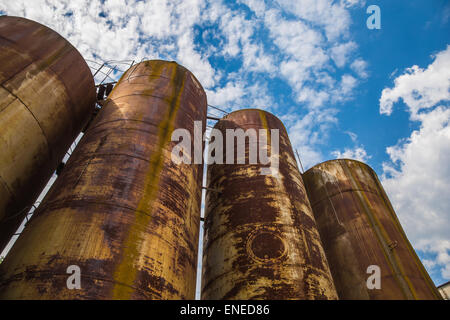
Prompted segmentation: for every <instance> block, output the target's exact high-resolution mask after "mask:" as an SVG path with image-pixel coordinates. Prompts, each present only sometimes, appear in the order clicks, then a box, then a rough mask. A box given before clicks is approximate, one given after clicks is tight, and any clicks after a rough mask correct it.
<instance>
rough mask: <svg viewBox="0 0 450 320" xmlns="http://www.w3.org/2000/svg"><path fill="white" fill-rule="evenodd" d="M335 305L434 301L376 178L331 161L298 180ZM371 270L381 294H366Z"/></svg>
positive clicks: (361, 167)
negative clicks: (318, 238)
mask: <svg viewBox="0 0 450 320" xmlns="http://www.w3.org/2000/svg"><path fill="white" fill-rule="evenodd" d="M303 179H304V182H305V186H306V188H307V191H308V195H309V199H310V201H311V205H312V208H313V211H314V215H315V217H316V221H317V225H318V227H319V231H320V235H321V238H322V242H323V245H324V249H325V252H326V255H327V258H328V262H329V264H330V269H331V271H332V274H333V278H334V281H335V285H336V289H337V291H338V294H339V298H340V299H438V298H439V293H438V292H437V289H436V287H435V286H434V284H433V282H432V281H431V279H430V277H429V275H428V274H427V272H426V270H425V268H424V267H423V265H422V263H421V262H420V260H419V258H418V257H417V255H416V253H415V251H414V249H413V248H412V246H411V244H410V243H409V241H408V239H407V237H406V235H405V233H404V231H403V229H402V227H401V225H400V223H399V221H398V218H397V216H396V214H395V212H394V210H393V208H392V205H391V203H390V202H389V199H388V197H387V195H386V193H385V191H384V189H383V187H382V185H381V184H380V181H379V180H378V177H377V175H376V174H375V172H374V171H373V170H372V169H371V168H370V167H369V166H367V165H366V164H364V163H361V162H359V161H355V160H344V159H341V160H332V161H327V162H324V163H321V164H318V165H316V166H315V167H313V168H311V169H309V170H308V171H306V172H305V173H304V174H303ZM370 265H376V266H379V267H380V271H381V289H368V287H367V285H366V281H367V279H368V278H369V277H370V275H371V274H372V273H367V268H368V267H369V266H370Z"/></svg>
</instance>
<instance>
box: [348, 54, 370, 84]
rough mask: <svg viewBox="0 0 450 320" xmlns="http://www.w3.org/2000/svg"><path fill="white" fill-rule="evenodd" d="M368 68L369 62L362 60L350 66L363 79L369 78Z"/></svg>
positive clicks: (359, 59)
mask: <svg viewBox="0 0 450 320" xmlns="http://www.w3.org/2000/svg"><path fill="white" fill-rule="evenodd" d="M367 67H368V66H367V62H366V61H364V60H363V59H361V58H358V59H356V60H355V61H353V62H352V64H351V65H350V68H351V69H352V70H353V71H354V72H355V73H356V74H357V75H358V76H359V77H360V78H362V79H365V78H367V77H368V76H369V74H368V72H367Z"/></svg>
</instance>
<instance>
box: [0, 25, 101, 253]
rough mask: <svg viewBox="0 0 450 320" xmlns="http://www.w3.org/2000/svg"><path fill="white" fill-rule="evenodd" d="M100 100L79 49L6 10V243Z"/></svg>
mask: <svg viewBox="0 0 450 320" xmlns="http://www.w3.org/2000/svg"><path fill="white" fill-rule="evenodd" d="M94 105H95V87H94V80H93V77H92V74H91V71H90V70H89V67H88V66H87V64H86V62H85V61H84V59H83V58H82V56H81V55H80V53H79V52H78V51H77V50H76V49H75V48H74V47H73V46H72V45H71V44H70V43H69V42H68V41H67V40H65V39H64V38H63V37H61V36H60V35H59V34H58V33H56V32H55V31H53V30H51V29H49V28H47V27H45V26H43V25H41V24H39V23H37V22H34V21H31V20H27V19H24V18H18V17H9V16H1V17H0V150H1V151H0V251H1V250H2V249H3V248H4V247H5V245H6V244H7V243H8V241H9V240H10V238H11V236H12V235H13V233H14V232H15V231H16V229H17V228H18V227H19V225H20V223H21V222H22V220H23V219H24V217H25V214H26V213H27V212H28V210H29V209H30V206H31V205H32V204H33V203H34V201H35V200H36V198H37V196H38V195H39V193H40V192H41V191H42V189H43V188H44V186H45V184H46V183H47V181H48V180H49V179H50V177H51V175H52V173H53V172H54V171H55V169H56V167H57V166H58V164H59V163H60V162H61V160H62V158H63V157H64V154H65V152H66V151H67V149H68V148H69V146H70V145H71V144H72V142H73V141H74V140H75V138H76V136H77V135H78V134H79V132H80V131H81V129H82V128H83V126H84V125H85V124H86V122H87V120H88V118H89V117H90V114H91V113H92V110H94Z"/></svg>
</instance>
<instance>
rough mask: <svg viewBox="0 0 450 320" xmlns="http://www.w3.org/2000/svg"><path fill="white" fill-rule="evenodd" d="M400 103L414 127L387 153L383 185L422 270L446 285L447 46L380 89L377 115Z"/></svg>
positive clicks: (449, 171) (449, 262) (449, 198)
mask: <svg viewBox="0 0 450 320" xmlns="http://www.w3.org/2000/svg"><path fill="white" fill-rule="evenodd" d="M400 99H401V100H402V101H403V102H404V103H405V104H406V106H407V108H408V110H409V112H410V118H411V120H412V121H418V122H419V124H420V127H419V129H418V130H415V131H413V132H412V134H411V136H410V137H408V138H407V139H404V140H401V141H400V142H399V143H398V144H397V145H395V146H391V147H389V148H387V153H388V154H389V157H390V160H391V161H390V162H387V163H384V165H383V167H384V176H383V179H382V180H383V184H384V186H385V188H386V190H387V192H388V194H389V195H390V198H391V200H392V202H393V205H394V207H395V208H396V210H397V213H398V215H399V218H400V220H401V222H402V224H403V226H404V228H405V230H406V232H407V234H408V236H409V238H410V240H411V241H412V243H413V245H414V247H415V248H416V249H418V250H419V252H420V253H421V254H423V255H424V256H425V257H427V259H426V260H425V264H426V266H427V268H428V270H429V271H431V272H432V273H434V274H438V275H439V276H441V277H442V278H444V279H450V255H449V253H450V233H449V232H448V228H449V225H450V165H449V164H450V46H449V47H447V49H446V50H444V51H442V52H439V53H438V54H436V55H435V57H434V61H433V62H432V63H431V64H430V65H429V66H428V67H427V68H425V69H421V68H419V67H418V66H413V67H411V68H409V69H407V70H406V72H405V73H404V74H402V75H400V76H398V77H397V78H396V79H395V80H394V87H393V88H386V89H384V90H383V92H382V95H381V99H380V112H381V113H382V114H390V113H391V112H392V111H393V106H394V103H395V102H397V101H399V100H400Z"/></svg>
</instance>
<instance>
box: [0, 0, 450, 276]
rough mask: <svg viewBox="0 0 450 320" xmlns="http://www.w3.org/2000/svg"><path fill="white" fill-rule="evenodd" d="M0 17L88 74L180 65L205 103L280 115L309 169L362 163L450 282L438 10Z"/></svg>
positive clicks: (110, 0) (80, 6) (227, 6)
mask: <svg viewBox="0 0 450 320" xmlns="http://www.w3.org/2000/svg"><path fill="white" fill-rule="evenodd" d="M369 5H378V6H379V7H380V9H381V29H380V30H369V29H368V28H367V27H366V20H367V18H368V17H369V14H367V13H366V9H367V7H368V6H369ZM0 13H1V14H9V15H18V16H24V17H27V18H30V19H33V20H36V21H39V22H41V23H43V24H46V25H48V26H49V27H51V28H53V29H54V30H56V31H58V32H59V33H60V34H61V35H63V36H64V37H66V38H67V39H69V40H70V41H71V42H72V44H74V45H75V46H76V47H77V48H78V49H79V50H80V52H81V53H82V54H83V56H84V57H85V58H86V59H87V60H88V61H89V64H90V65H91V66H92V67H94V66H95V62H97V63H101V62H103V61H109V60H136V61H140V60H141V59H144V58H146V59H154V58H161V59H167V60H176V61H178V62H179V63H181V64H183V65H184V66H186V67H187V68H189V69H190V70H191V71H192V72H193V73H194V74H195V75H196V76H197V78H198V79H199V80H200V82H201V83H202V84H203V86H204V87H205V89H206V91H207V95H208V102H209V103H210V104H211V105H215V106H219V107H221V108H223V109H226V110H229V111H231V110H236V109H241V108H246V107H256V108H263V109H266V110H268V111H270V112H272V113H274V114H275V115H277V116H278V117H280V118H281V119H282V120H283V121H284V123H285V125H286V127H287V128H288V131H289V134H290V138H291V141H292V144H293V146H294V148H296V149H298V151H299V153H300V156H301V158H302V162H303V165H304V166H305V167H306V168H309V167H311V166H313V165H314V164H317V163H319V162H321V161H325V160H328V159H333V158H336V157H350V158H357V159H359V160H362V161H365V162H367V163H368V164H369V165H370V166H372V167H373V168H374V169H375V171H376V172H377V173H378V175H379V177H380V179H382V182H383V184H384V186H385V188H386V190H387V192H388V194H389V196H390V198H391V201H392V202H393V205H394V207H395V209H396V211H397V214H398V216H399V218H400V221H401V222H402V225H403V226H404V228H405V230H406V233H407V235H408V237H409V239H410V240H411V242H412V244H413V246H414V247H415V249H416V250H417V252H418V253H419V255H420V257H421V258H422V259H423V261H424V263H425V265H426V267H427V269H428V271H429V272H430V274H431V276H432V278H433V280H434V281H435V283H436V284H441V283H443V282H445V281H448V280H450V232H449V228H448V226H449V225H450V164H449V163H450V126H449V119H450V110H449V106H450V49H449V47H448V46H449V45H450V3H449V2H448V1H446V0H408V1H407V0H396V1H392V0H391V1H387V0H386V1H375V0H373V1H371V0H366V1H364V0H341V1H338V0H335V1H333V0H297V1H291V0H279V1H261V0H242V1H218V0H217V1H216V0H210V1H206V0H185V1H175V0H174V1H166V0H153V1H135V0H127V1H125V0H103V1H99V0H92V1H87V0H86V1H85V0H78V1H76V0H72V1H68V0H62V1H50V0H47V1H43V0H32V1H24V0H16V1H10V0H0ZM94 61H95V62H94ZM111 65H114V63H111ZM121 68H126V67H125V66H124V65H122V66H121ZM119 75H120V73H119V72H117V73H115V74H114V76H115V77H118V76H119Z"/></svg>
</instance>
